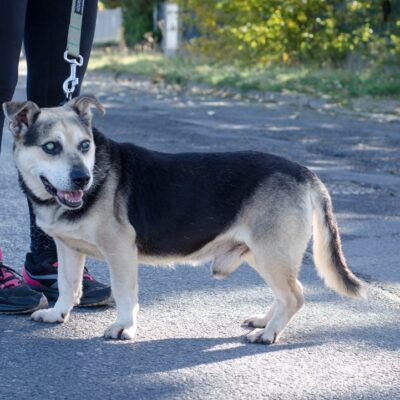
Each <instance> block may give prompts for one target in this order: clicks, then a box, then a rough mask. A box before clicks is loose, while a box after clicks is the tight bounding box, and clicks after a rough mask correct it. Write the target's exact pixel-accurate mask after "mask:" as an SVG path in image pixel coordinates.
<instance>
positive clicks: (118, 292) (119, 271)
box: [104, 243, 139, 340]
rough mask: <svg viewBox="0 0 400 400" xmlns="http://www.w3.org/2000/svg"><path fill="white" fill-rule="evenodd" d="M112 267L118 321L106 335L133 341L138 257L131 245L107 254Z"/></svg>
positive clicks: (112, 284)
mask: <svg viewBox="0 0 400 400" xmlns="http://www.w3.org/2000/svg"><path fill="white" fill-rule="evenodd" d="M106 259H107V261H108V263H109V265H110V275H111V289H112V293H113V296H114V299H115V303H116V306H117V320H116V321H115V323H113V324H112V325H111V326H110V327H109V328H108V329H107V330H106V331H105V333H104V336H105V338H107V339H122V340H129V339H133V337H134V336H135V332H136V325H137V322H136V320H137V314H138V311H139V304H138V255H137V249H136V248H132V244H131V243H129V244H128V245H127V246H126V247H125V246H121V248H117V249H116V248H114V249H113V252H112V254H106Z"/></svg>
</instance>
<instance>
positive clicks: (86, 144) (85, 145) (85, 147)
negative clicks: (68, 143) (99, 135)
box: [79, 140, 90, 153]
mask: <svg viewBox="0 0 400 400" xmlns="http://www.w3.org/2000/svg"><path fill="white" fill-rule="evenodd" d="M89 149H90V141H89V140H84V141H83V142H81V143H80V145H79V150H80V151H81V152H82V153H87V152H88V151H89Z"/></svg>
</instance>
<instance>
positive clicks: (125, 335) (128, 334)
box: [104, 322, 136, 340]
mask: <svg viewBox="0 0 400 400" xmlns="http://www.w3.org/2000/svg"><path fill="white" fill-rule="evenodd" d="M135 333H136V328H135V327H134V326H132V327H129V328H126V327H124V326H123V325H122V324H119V323H117V322H116V323H115V324H112V325H111V326H110V327H109V328H108V329H107V330H106V331H105V332H104V337H105V338H106V339H116V340H132V339H133V338H134V337H135Z"/></svg>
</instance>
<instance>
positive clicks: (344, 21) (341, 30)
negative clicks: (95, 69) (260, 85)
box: [179, 0, 400, 65]
mask: <svg viewBox="0 0 400 400" xmlns="http://www.w3.org/2000/svg"><path fill="white" fill-rule="evenodd" d="M179 3H180V4H181V6H182V9H183V20H184V24H185V25H186V26H188V25H193V26H195V27H196V28H197V30H198V31H199V32H200V35H199V36H198V37H197V38H195V39H192V40H191V41H190V46H189V47H190V48H192V49H193V50H195V51H200V52H201V53H202V54H205V55H207V56H211V57H212V58H216V59H218V60H226V61H228V60H235V61H237V60H238V61H239V62H240V63H242V64H258V65H265V64H268V63H270V62H274V61H284V62H288V63H294V62H299V61H300V62H303V61H310V60H311V61H316V62H318V63H324V62H326V61H328V62H330V63H333V64H337V63H341V62H343V61H344V60H345V59H346V58H347V56H348V54H350V53H357V54H358V55H360V56H361V57H366V58H374V59H376V60H380V61H382V58H385V60H384V61H387V60H388V59H389V60H392V61H395V62H399V61H400V4H399V3H400V2H399V1H397V0H380V1H366V0H353V1H352V0H350V1H346V0H285V1H282V0H268V1H266V0H179Z"/></svg>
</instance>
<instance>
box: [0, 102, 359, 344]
mask: <svg viewBox="0 0 400 400" xmlns="http://www.w3.org/2000/svg"><path fill="white" fill-rule="evenodd" d="M92 107H97V108H98V109H99V110H100V112H102V113H104V108H103V106H102V105H101V104H100V103H99V101H98V100H97V99H96V98H95V97H94V96H91V95H86V96H80V97H77V98H75V99H73V100H71V101H69V102H68V103H66V104H64V105H63V106H60V107H54V108H42V109H40V108H39V107H38V106H37V105H36V104H35V103H33V102H31V101H26V102H7V103H4V104H3V110H4V114H5V116H6V119H7V121H8V124H9V128H10V131H11V132H12V134H13V137H14V161H15V165H16V168H17V170H18V174H19V181H20V185H21V188H22V190H23V191H24V192H25V193H26V195H27V196H28V198H29V200H30V201H31V203H32V205H33V207H34V212H35V215H36V222H37V225H38V226H39V227H40V228H41V229H43V231H44V232H46V233H47V234H48V235H50V236H51V237H53V238H54V240H55V243H56V246H57V253H58V260H59V267H58V287H59V298H58V300H57V302H56V303H55V305H54V307H53V308H49V309H46V310H39V311H36V312H34V313H33V314H32V319H33V320H35V321H41V322H48V323H57V322H65V321H66V320H67V319H68V316H69V315H70V312H71V310H72V308H73V307H74V305H77V304H79V299H80V296H81V292H82V288H81V282H82V274H83V269H84V265H85V259H86V256H91V257H94V258H97V259H99V260H105V261H106V262H107V263H108V265H109V267H110V276H111V287H112V293H113V296H114V299H115V303H116V308H117V318H116V321H115V322H114V323H113V324H112V325H111V326H110V327H109V328H108V329H107V330H106V331H105V334H104V335H105V337H106V338H109V339H126V340H129V339H132V338H133V337H134V335H135V331H136V327H137V322H136V320H137V313H138V309H139V306H138V264H139V263H147V264H154V265H161V264H172V263H179V262H184V263H192V264H198V263H203V262H207V261H212V267H211V269H212V274H213V276H214V277H215V278H217V279H221V278H225V277H226V276H228V275H229V274H231V273H232V272H233V271H235V270H236V269H237V268H238V267H239V266H240V265H241V264H242V263H243V262H247V263H248V264H249V265H250V266H251V267H253V268H254V269H255V270H256V271H257V272H258V273H259V274H260V276H261V277H262V278H263V279H264V280H265V282H266V283H267V284H268V285H269V286H270V288H271V289H272V291H273V294H274V301H273V303H272V306H271V308H270V309H269V311H268V312H266V313H265V314H262V315H255V316H252V317H250V318H248V319H246V320H245V321H244V324H245V325H246V326H248V327H251V328H254V330H252V331H250V333H249V334H248V335H247V336H246V337H247V340H248V341H249V342H256V343H264V344H272V343H275V342H276V341H277V340H278V339H279V337H280V336H281V334H282V332H283V330H284V328H285V327H286V325H287V324H288V322H289V321H290V320H291V318H292V317H293V316H294V315H295V313H296V312H297V311H299V309H300V308H301V307H302V306H303V303H304V297H303V289H302V285H301V283H300V282H299V281H298V279H297V276H298V273H299V269H300V265H301V263H302V259H303V255H304V252H305V250H306V248H307V244H308V242H309V240H310V238H311V236H312V235H313V253H314V260H315V265H316V268H317V271H318V273H319V275H320V276H321V278H322V279H323V280H324V281H325V284H326V285H327V286H328V287H329V288H332V289H334V290H336V291H337V292H338V293H339V294H341V295H345V296H350V297H354V298H358V297H362V296H363V284H362V283H361V281H360V280H359V279H358V278H357V277H356V276H355V275H354V274H353V273H352V272H351V270H350V269H349V267H348V265H347V263H346V260H345V258H344V255H343V252H342V248H341V242H340V236H339V230H338V226H337V223H336V221H335V217H334V214H333V208H332V201H331V198H330V195H329V193H328V190H327V189H326V187H325V185H324V184H323V183H322V182H321V180H320V179H319V178H318V177H317V176H316V174H315V173H313V172H312V171H311V170H309V169H307V168H306V167H304V166H301V165H299V164H297V163H294V162H291V161H289V160H286V159H284V158H282V157H278V156H276V155H271V154H266V153H261V152H253V151H242V152H232V153H181V154H167V153H161V152H156V151H151V150H148V149H145V148H142V147H139V146H137V145H134V144H130V143H117V142H115V141H113V140H110V139H108V138H107V137H105V136H104V135H103V134H102V133H100V132H99V131H98V130H96V129H95V128H94V127H92V112H91V108H92Z"/></svg>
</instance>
